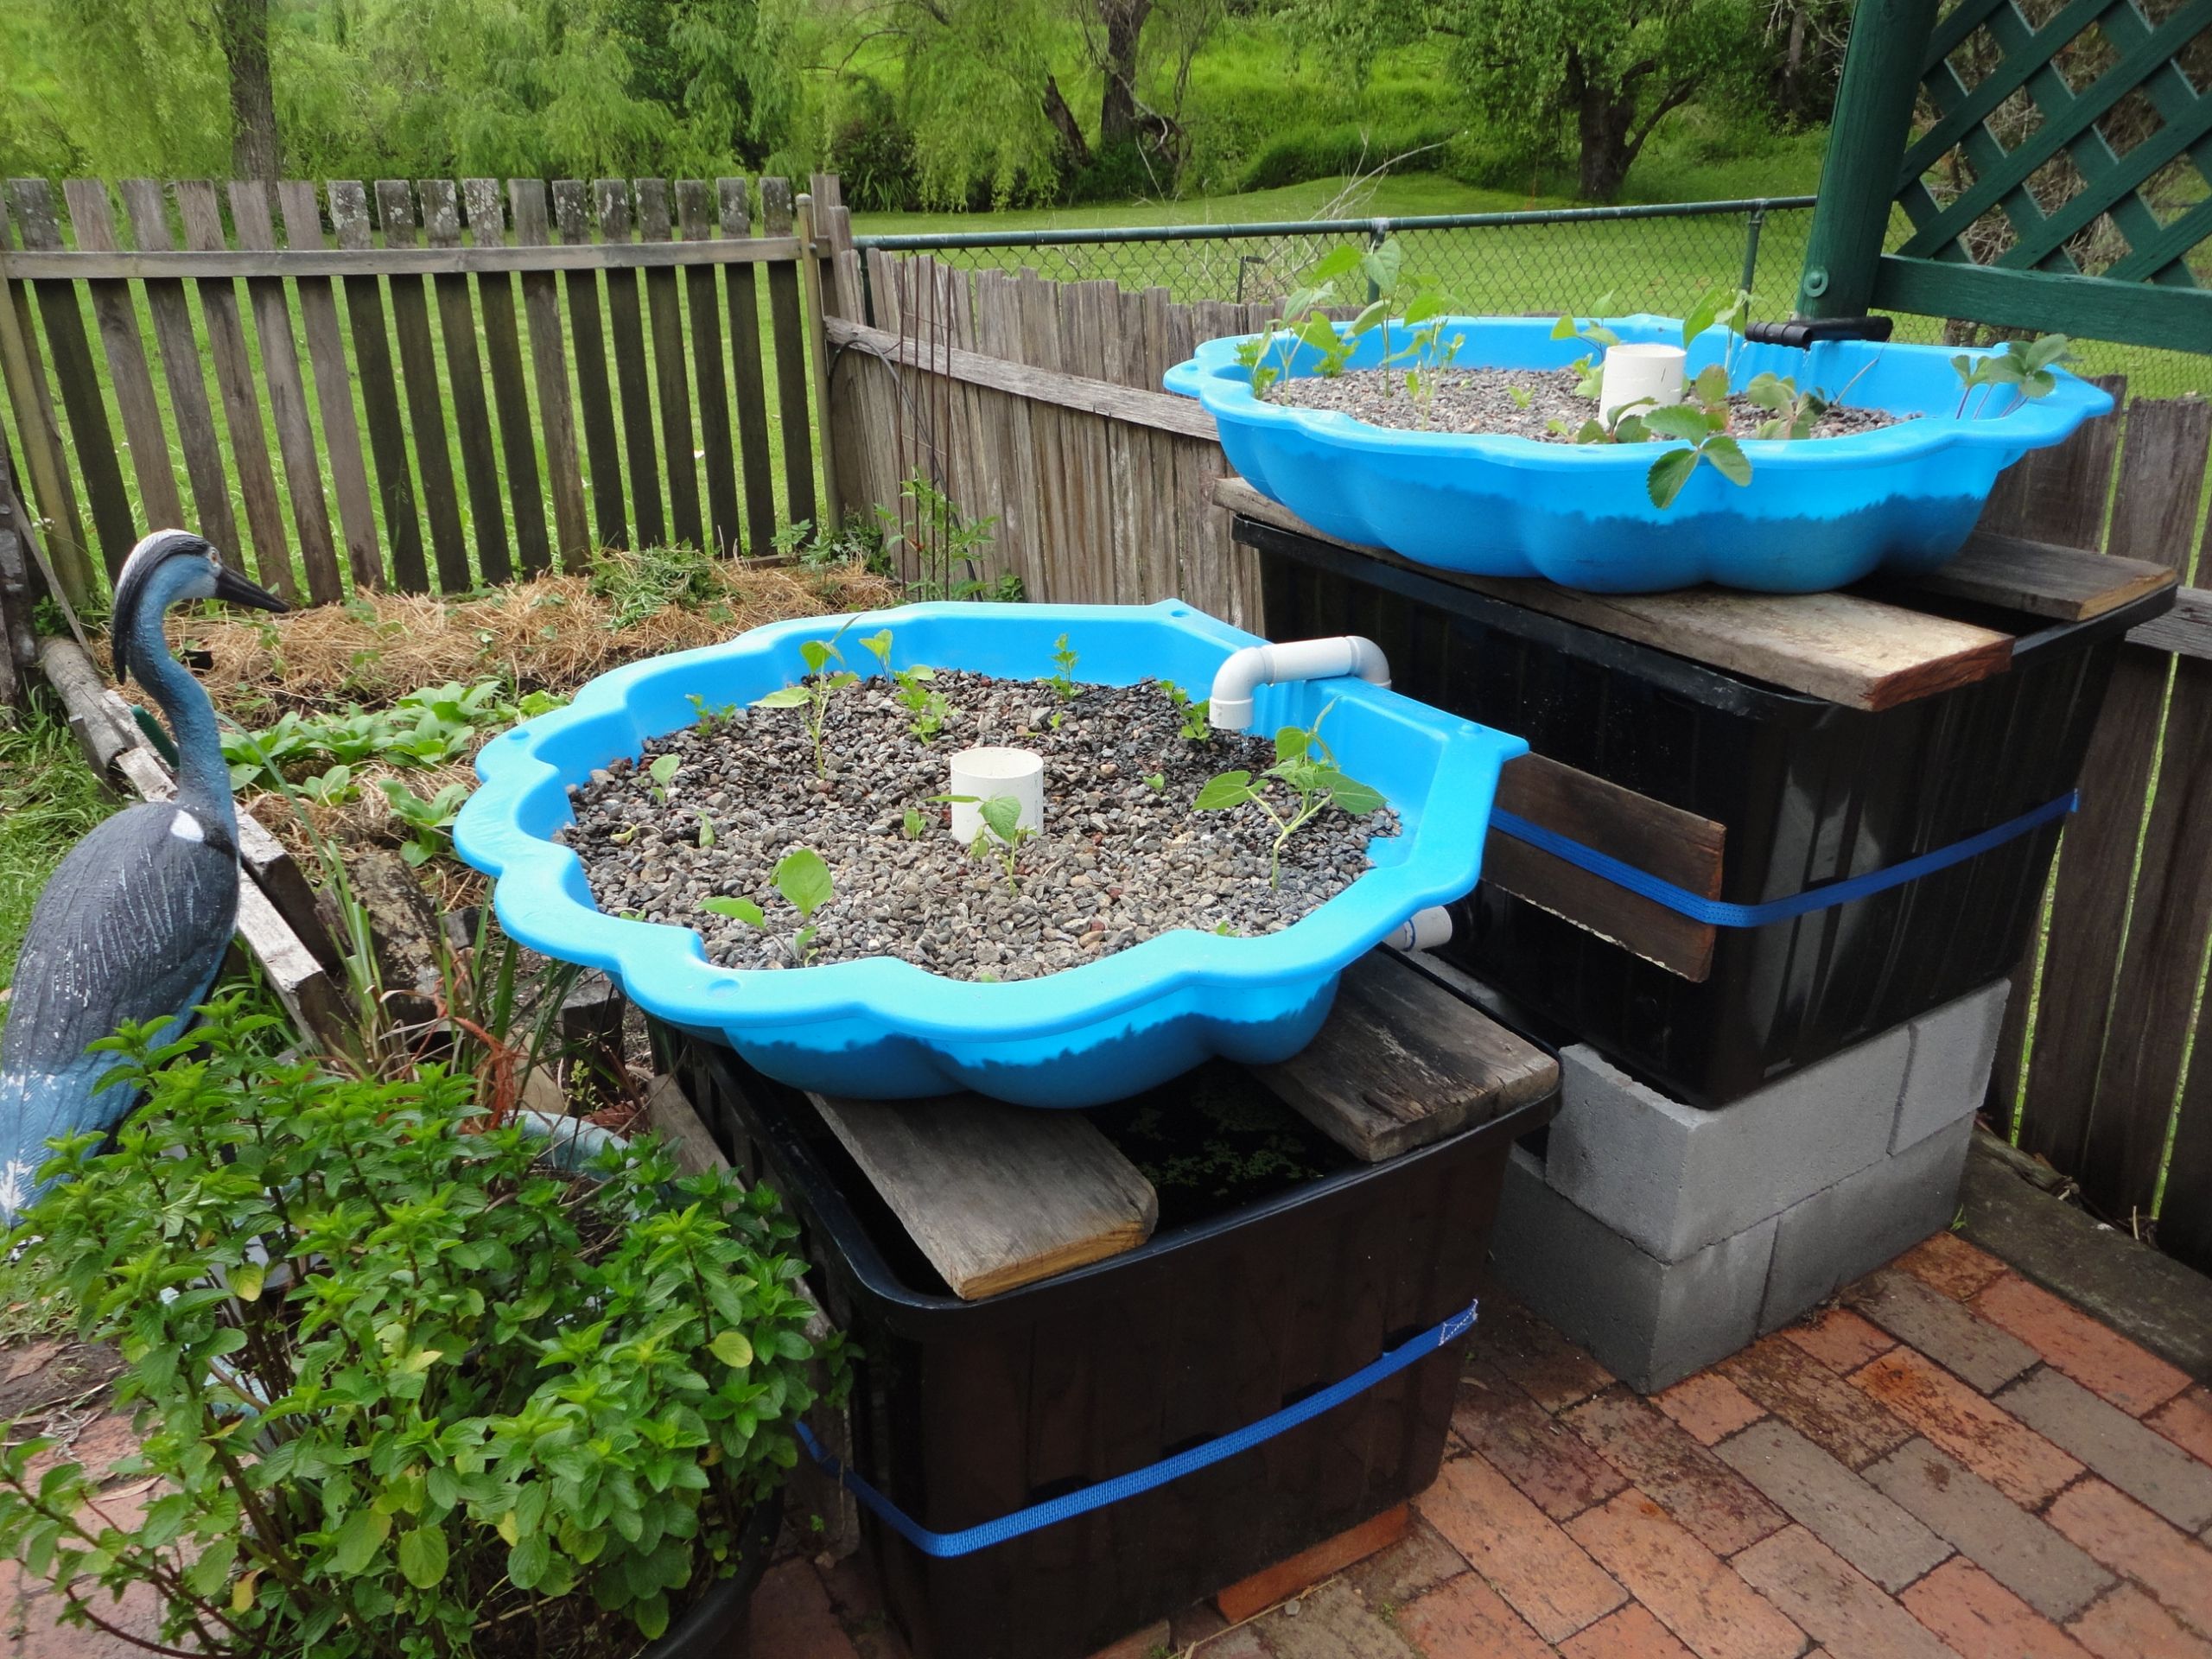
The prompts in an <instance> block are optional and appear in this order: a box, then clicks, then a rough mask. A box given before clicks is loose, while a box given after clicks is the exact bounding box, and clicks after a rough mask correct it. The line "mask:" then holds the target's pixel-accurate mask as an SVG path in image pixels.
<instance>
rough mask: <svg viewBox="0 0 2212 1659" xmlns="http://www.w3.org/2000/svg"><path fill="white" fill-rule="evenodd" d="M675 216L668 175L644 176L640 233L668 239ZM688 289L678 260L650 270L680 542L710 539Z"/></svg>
mask: <svg viewBox="0 0 2212 1659" xmlns="http://www.w3.org/2000/svg"><path fill="white" fill-rule="evenodd" d="M672 223H673V220H672V219H671V217H670V209H669V201H668V181H666V180H665V179H639V181H638V234H639V237H641V238H644V240H645V241H646V242H648V243H654V242H665V241H667V240H668V238H669V227H670V226H671V224H672ZM645 308H646V312H647V315H649V317H650V318H651V321H652V342H653V395H654V397H656V399H658V404H659V408H660V439H661V449H662V452H663V457H664V461H665V462H666V464H667V467H668V515H669V529H670V531H671V533H672V534H673V535H674V536H675V537H676V539H677V541H679V542H684V543H689V544H690V545H691V546H693V547H703V546H705V545H706V531H705V529H704V525H703V521H702V519H701V518H700V515H699V463H698V461H697V460H696V458H695V448H696V446H695V444H694V442H693V438H692V430H691V384H690V380H689V378H687V377H686V375H685V373H684V364H683V290H682V289H681V288H680V287H679V286H678V285H677V280H676V270H675V268H674V267H673V266H657V267H654V268H652V269H650V270H647V271H646V272H645Z"/></svg>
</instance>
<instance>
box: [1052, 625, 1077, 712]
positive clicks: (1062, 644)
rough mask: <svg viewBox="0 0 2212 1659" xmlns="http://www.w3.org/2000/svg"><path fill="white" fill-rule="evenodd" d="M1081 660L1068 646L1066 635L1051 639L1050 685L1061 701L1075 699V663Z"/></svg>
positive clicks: (1072, 700)
mask: <svg viewBox="0 0 2212 1659" xmlns="http://www.w3.org/2000/svg"><path fill="white" fill-rule="evenodd" d="M1081 660H1082V659H1081V658H1078V657H1077V655H1076V653H1075V652H1074V651H1073V650H1072V649H1071V647H1070V646H1069V645H1068V637H1067V635H1065V633H1064V634H1062V635H1061V636H1060V637H1059V638H1058V639H1055V640H1054V641H1052V690H1053V691H1054V693H1055V694H1056V695H1057V696H1058V697H1059V700H1060V701H1061V702H1074V701H1075V694H1076V683H1075V665H1076V664H1077V662H1079V661H1081Z"/></svg>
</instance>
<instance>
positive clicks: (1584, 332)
mask: <svg viewBox="0 0 2212 1659" xmlns="http://www.w3.org/2000/svg"><path fill="white" fill-rule="evenodd" d="M1619 303H1620V296H1619V295H1618V294H1611V293H1609V294H1605V295H1603V296H1600V297H1599V301H1598V303H1597V305H1596V307H1595V308H1594V310H1595V312H1596V313H1597V314H1598V315H1603V314H1605V313H1606V312H1609V311H1611V310H1612V309H1613V308H1615V307H1616V306H1618V304H1619ZM1552 338H1553V339H1554V340H1580V341H1581V342H1582V343H1583V344H1584V345H1586V346H1591V347H1592V348H1593V349H1592V350H1590V351H1587V352H1585V353H1583V354H1582V355H1581V356H1580V357H1578V358H1576V359H1574V361H1573V362H1572V363H1570V364H1568V365H1567V367H1568V368H1570V369H1572V370H1573V371H1574V394H1575V396H1576V397H1587V398H1588V399H1589V400H1590V401H1591V402H1592V403H1593V404H1594V403H1596V402H1597V401H1598V395H1599V392H1601V391H1604V390H1605V348H1606V347H1607V346H1618V345H1619V344H1620V343H1621V337H1620V336H1619V335H1618V334H1615V333H1614V332H1613V331H1612V330H1611V329H1610V328H1608V327H1605V324H1604V323H1602V322H1599V321H1595V320H1594V318H1585V319H1584V320H1582V321H1580V322H1578V321H1576V320H1575V319H1574V318H1573V317H1572V316H1565V317H1561V318H1560V320H1559V321H1556V322H1554V324H1552Z"/></svg>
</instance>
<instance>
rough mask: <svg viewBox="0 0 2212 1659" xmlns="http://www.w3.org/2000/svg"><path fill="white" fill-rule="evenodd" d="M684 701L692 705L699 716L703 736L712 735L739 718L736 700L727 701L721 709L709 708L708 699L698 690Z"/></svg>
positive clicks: (697, 722) (699, 726) (698, 723)
mask: <svg viewBox="0 0 2212 1659" xmlns="http://www.w3.org/2000/svg"><path fill="white" fill-rule="evenodd" d="M684 701H685V702H688V703H690V705H691V709H692V712H693V713H694V714H696V715H697V716H698V719H697V721H696V725H697V726H698V728H699V732H700V734H701V735H702V736H703V737H712V736H713V735H714V734H715V733H716V732H718V731H720V730H721V728H723V727H724V726H727V725H728V724H729V723H730V722H731V721H734V720H735V719H736V718H737V705H736V704H735V703H734V702H726V703H724V704H722V706H721V708H719V709H709V707H707V700H706V699H705V698H704V697H702V696H699V695H698V694H697V693H696V692H694V693H692V694H690V696H686V697H685V698H684Z"/></svg>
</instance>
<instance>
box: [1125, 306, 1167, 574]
mask: <svg viewBox="0 0 2212 1659" xmlns="http://www.w3.org/2000/svg"><path fill="white" fill-rule="evenodd" d="M1172 303H1173V302H1172V300H1171V299H1170V298H1169V296H1168V293H1167V290H1166V289H1164V288H1148V289H1145V290H1143V291H1142V292H1141V293H1137V294H1129V295H1126V296H1123V298H1122V329H1123V331H1124V333H1125V334H1127V336H1128V339H1129V340H1130V341H1131V342H1132V343H1133V346H1135V350H1133V352H1132V353H1131V355H1130V359H1129V362H1128V365H1127V366H1128V370H1129V373H1128V383H1129V385H1131V386H1132V387H1135V388H1136V389H1138V390H1141V391H1150V390H1152V389H1153V388H1154V387H1156V386H1158V385H1160V376H1162V375H1163V374H1165V373H1166V372H1167V371H1168V370H1169V369H1170V368H1172V367H1173V366H1174V362H1175V359H1173V358H1170V357H1169V356H1168V355H1167V315H1168V308H1169V306H1170V305H1171V304H1172ZM1142 436H1143V442H1144V454H1145V466H1146V470H1147V487H1146V491H1145V495H1146V499H1147V502H1148V504H1149V505H1150V507H1151V512H1150V513H1149V515H1148V516H1147V520H1146V524H1145V526H1144V530H1143V531H1142V534H1141V540H1140V541H1139V543H1138V545H1137V548H1136V559H1135V569H1134V573H1133V574H1134V581H1135V599H1136V601H1137V602H1138V603H1140V604H1149V603H1151V602H1152V601H1154V600H1161V599H1173V597H1174V596H1175V583H1176V577H1177V575H1178V572H1177V569H1176V561H1175V549H1176V545H1177V537H1176V519H1177V517H1178V513H1177V510H1176V509H1177V505H1178V502H1177V497H1176V491H1175V487H1174V479H1175V441H1174V440H1173V438H1171V437H1170V436H1168V435H1167V434H1166V433H1164V432H1154V431H1152V430H1149V429H1144V430H1143V432H1142Z"/></svg>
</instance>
